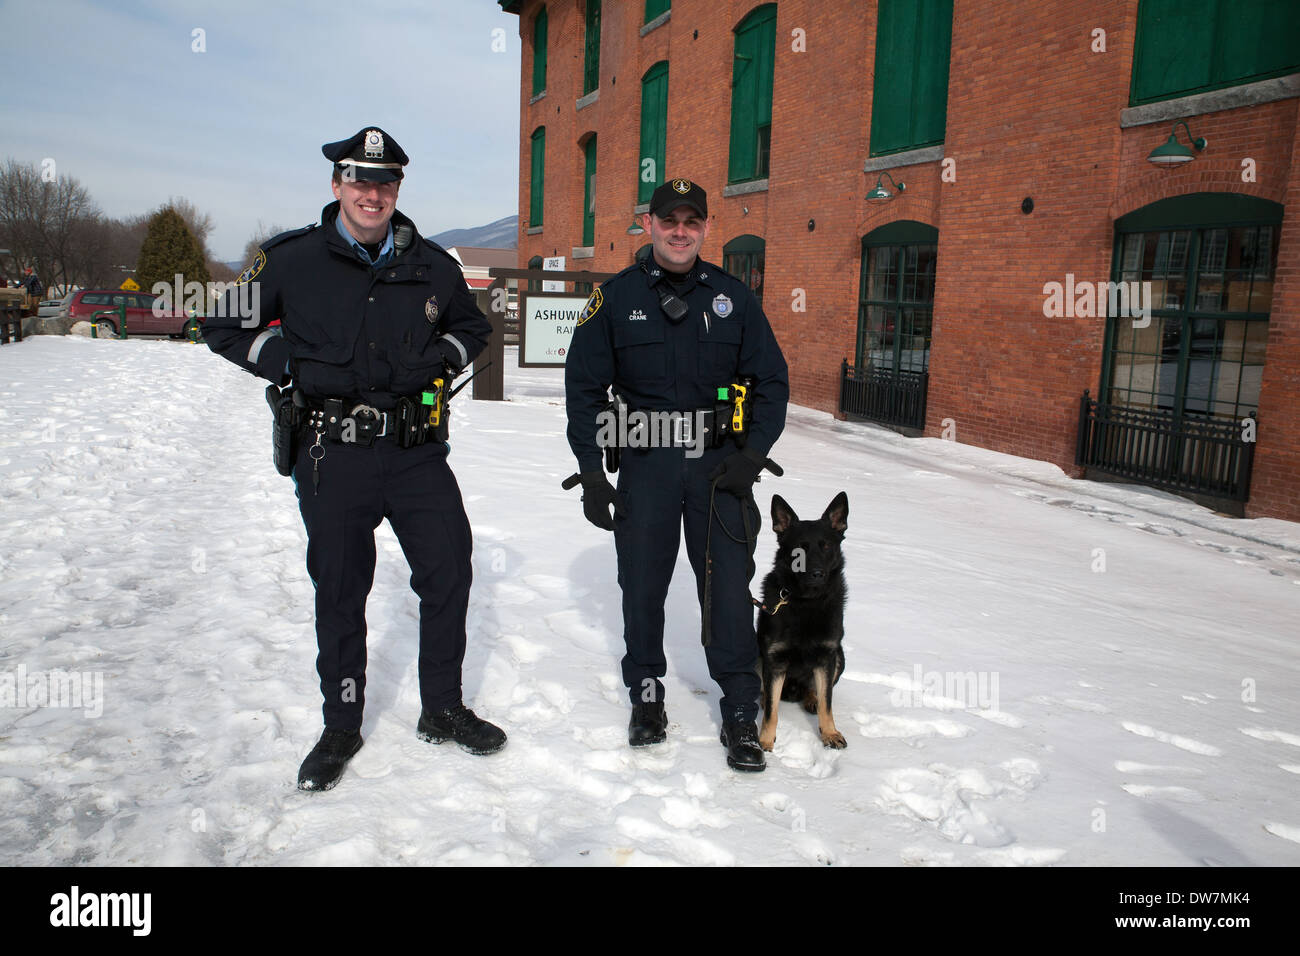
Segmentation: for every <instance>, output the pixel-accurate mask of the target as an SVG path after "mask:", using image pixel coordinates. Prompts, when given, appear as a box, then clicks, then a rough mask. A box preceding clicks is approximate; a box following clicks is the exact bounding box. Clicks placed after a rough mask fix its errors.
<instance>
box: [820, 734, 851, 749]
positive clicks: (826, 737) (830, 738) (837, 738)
mask: <svg viewBox="0 0 1300 956" xmlns="http://www.w3.org/2000/svg"><path fill="white" fill-rule="evenodd" d="M821 737H822V743H823V744H825V745H826V746H827V747H830V748H831V749H832V750H843V749H844V748H845V747H847V746H848V745H849V742H848V741H847V740H845V739H844V735H843V734H842V733H840V732H839V731H838V730H837V731H835V732H834V733H831V734H822V735H821Z"/></svg>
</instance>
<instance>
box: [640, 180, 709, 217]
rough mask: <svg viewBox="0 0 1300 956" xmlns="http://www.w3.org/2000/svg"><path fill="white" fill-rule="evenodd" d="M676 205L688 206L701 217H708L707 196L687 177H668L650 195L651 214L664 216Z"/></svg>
mask: <svg viewBox="0 0 1300 956" xmlns="http://www.w3.org/2000/svg"><path fill="white" fill-rule="evenodd" d="M678 206H690V207H691V208H692V209H694V210H695V211H696V212H698V213H699V214H700V215H701V216H702V217H703V218H705V219H708V218H709V197H708V196H707V195H706V194H705V192H704V189H703V188H702V187H700V186H697V185H696V184H695V183H693V182H691V181H690V180H689V179H670V180H668V181H667V182H666V183H664V184H663V185H662V186H660V187H659V188H658V189H656V190H655V191H654V195H652V196H651V197H650V215H652V216H666V215H668V214H669V213H670V212H672V211H673V210H674V209H676V208H677V207H678Z"/></svg>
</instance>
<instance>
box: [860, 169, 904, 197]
mask: <svg viewBox="0 0 1300 956" xmlns="http://www.w3.org/2000/svg"><path fill="white" fill-rule="evenodd" d="M886 178H888V180H889V182H890V185H892V186H893V187H894V188H895V189H897V190H898V191H899V192H900V193H901V192H904V191H906V189H907V186H906V184H904V183H900V182H896V181H895V180H894V177H893V176H890V175H889V173H888V172H886V173H882V174H881V175H880V176H879V177H878V178H877V179H876V187H875V188H874V189H873V190H871V192H869V193H867V202H887V201H889V200H890V199H893V198H894V194H893V193H891V192H890V191H889V190H888V189H886V188H885V185H884V182H883V181H884V180H885V179H886Z"/></svg>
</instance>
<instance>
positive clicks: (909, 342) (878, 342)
mask: <svg viewBox="0 0 1300 956" xmlns="http://www.w3.org/2000/svg"><path fill="white" fill-rule="evenodd" d="M938 248H939V230H937V229H935V228H934V227H933V226H927V225H925V224H924V223H920V222H914V221H911V220H900V221H898V222H891V223H889V224H888V225H884V226H881V227H880V228H879V229H876V230H874V231H873V232H871V233H868V234H867V235H866V236H865V237H864V238H863V240H862V269H861V272H860V279H859V287H858V341H857V348H856V350H855V358H854V366H855V368H857V369H859V370H862V371H865V370H870V369H880V370H886V371H893V372H917V373H919V372H925V371H928V370H929V368H930V333H931V327H932V325H933V321H934V278H935V267H936V263H937V261H938Z"/></svg>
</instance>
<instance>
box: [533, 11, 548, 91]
mask: <svg viewBox="0 0 1300 956" xmlns="http://www.w3.org/2000/svg"><path fill="white" fill-rule="evenodd" d="M545 91H546V8H545V7H542V10H541V12H540V13H538V14H537V16H535V17H533V96H536V95H537V94H538V93H543V92H545Z"/></svg>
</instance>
